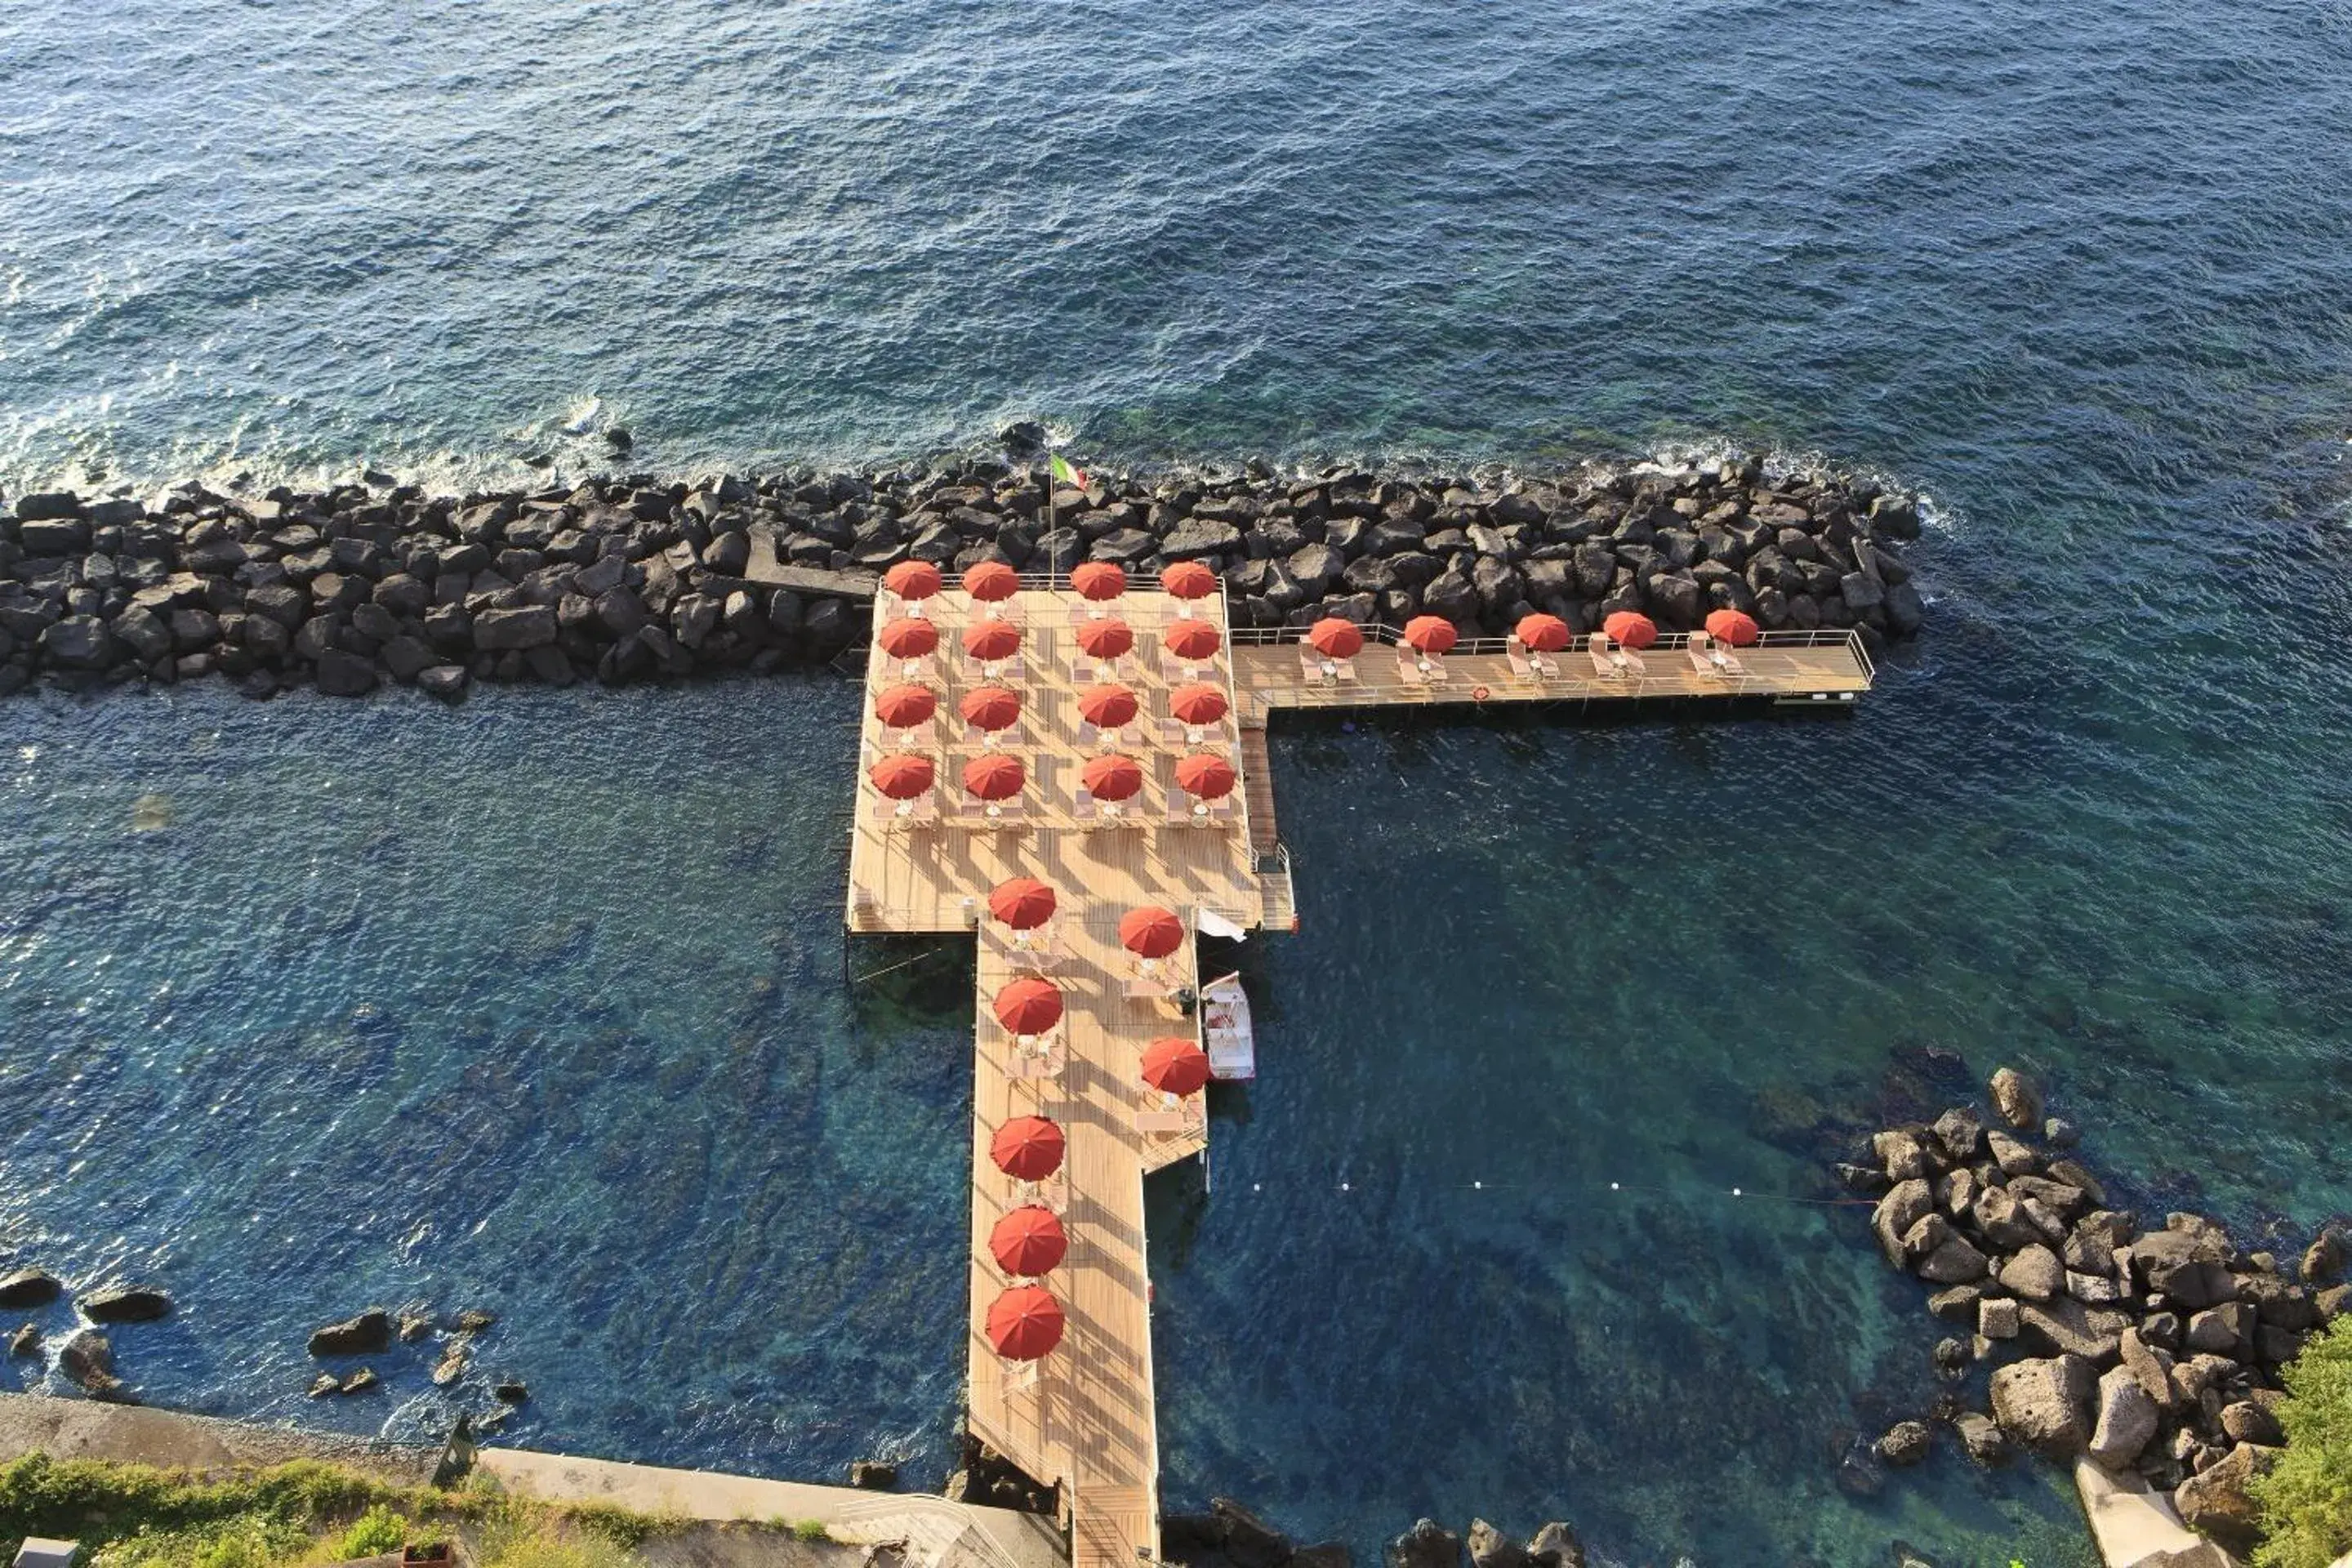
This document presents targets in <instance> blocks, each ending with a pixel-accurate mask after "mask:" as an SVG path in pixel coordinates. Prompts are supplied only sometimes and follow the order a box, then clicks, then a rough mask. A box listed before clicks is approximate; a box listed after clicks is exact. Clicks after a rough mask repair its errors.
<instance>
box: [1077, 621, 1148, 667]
mask: <svg viewBox="0 0 2352 1568" xmlns="http://www.w3.org/2000/svg"><path fill="white" fill-rule="evenodd" d="M1078 646H1079V647H1082V648H1084V649H1085V650H1086V653H1087V658H1118V656H1119V655H1121V654H1123V653H1125V652H1126V651H1127V650H1128V649H1129V648H1131V647H1134V646H1135V628H1134V627H1132V626H1129V625H1128V624H1127V623H1126V622H1125V621H1122V620H1119V619H1118V618H1117V617H1116V616H1113V617H1110V618H1108V619H1104V620H1099V621H1088V622H1087V624H1086V625H1084V626H1080V627H1079V628H1078Z"/></svg>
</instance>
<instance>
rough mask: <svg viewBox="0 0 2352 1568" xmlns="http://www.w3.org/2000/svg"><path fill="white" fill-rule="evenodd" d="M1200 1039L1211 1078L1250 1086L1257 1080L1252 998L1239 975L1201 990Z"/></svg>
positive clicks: (1215, 981)
mask: <svg viewBox="0 0 2352 1568" xmlns="http://www.w3.org/2000/svg"><path fill="white" fill-rule="evenodd" d="M1201 1038H1202V1042H1203V1043H1204V1044H1206V1045H1207V1047H1208V1050H1209V1075H1210V1076H1211V1077H1212V1078H1214V1079H1217V1080H1218V1081H1219V1082H1221V1083H1247V1082H1248V1081H1249V1080H1250V1079H1254V1078H1255V1077H1257V1032H1256V1030H1255V1029H1254V1028H1253V1027H1252V1026H1251V1025H1250V1010H1249V997H1248V996H1246V995H1244V994H1243V992H1242V977H1241V976H1240V975H1239V974H1227V975H1224V976H1223V977H1221V978H1219V979H1215V980H1212V981H1210V982H1209V983H1208V984H1206V985H1203V986H1202V987H1201Z"/></svg>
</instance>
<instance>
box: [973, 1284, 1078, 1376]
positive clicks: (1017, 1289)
mask: <svg viewBox="0 0 2352 1568" xmlns="http://www.w3.org/2000/svg"><path fill="white" fill-rule="evenodd" d="M988 1342H989V1343H990V1344H992V1345H993V1346H995V1347H996V1353H997V1354H998V1355H1001V1356H1003V1358H1004V1359H1005V1360H1007V1361H1035V1360H1036V1359H1037V1358H1038V1357H1040V1356H1042V1355H1044V1354H1045V1352H1048V1351H1050V1350H1052V1349H1053V1348H1054V1347H1055V1345H1057V1344H1060V1343H1061V1342H1062V1304H1061V1303H1060V1302H1059V1301H1056V1300H1054V1297H1053V1294H1052V1292H1050V1291H1048V1290H1046V1289H1045V1288H1044V1287H1042V1286H1037V1285H1015V1286H1014V1287H1013V1289H1010V1290H1007V1291H1006V1292H1004V1294H1003V1295H1002V1296H999V1297H998V1298H997V1299H996V1300H993V1301H992V1302H990V1303H989V1306H988Z"/></svg>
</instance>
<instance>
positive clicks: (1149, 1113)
mask: <svg viewBox="0 0 2352 1568" xmlns="http://www.w3.org/2000/svg"><path fill="white" fill-rule="evenodd" d="M1191 1126H1192V1118H1191V1117H1189V1116H1187V1115H1185V1114H1184V1113H1183V1112H1182V1111H1181V1110H1139V1111H1137V1112H1136V1113H1135V1130H1136V1131H1138V1132H1142V1133H1146V1134H1150V1135H1155V1136H1160V1137H1164V1136H1166V1135H1167V1134H1169V1133H1171V1132H1182V1131H1186V1130H1187V1129H1189V1128H1190V1127H1191Z"/></svg>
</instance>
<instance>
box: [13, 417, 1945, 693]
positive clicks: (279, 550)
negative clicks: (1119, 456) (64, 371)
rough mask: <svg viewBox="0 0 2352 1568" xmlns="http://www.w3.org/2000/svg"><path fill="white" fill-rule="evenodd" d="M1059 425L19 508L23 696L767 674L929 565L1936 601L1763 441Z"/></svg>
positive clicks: (1293, 593)
mask: <svg viewBox="0 0 2352 1568" xmlns="http://www.w3.org/2000/svg"><path fill="white" fill-rule="evenodd" d="M1007 437H1008V441H1009V443H1010V444H1011V445H1010V446H1009V447H1008V450H1015V451H1016V453H1017V455H1016V456H1015V457H1014V458H1012V459H1011V460H1007V459H1000V458H942V459H940V460H939V461H937V462H935V463H931V464H929V465H925V466H923V467H922V468H920V469H919V471H893V472H887V473H877V474H830V475H821V474H817V473H814V472H811V471H808V470H805V469H800V470H793V471H792V472H788V473H784V474H780V475H776V476H772V477H770V478H767V479H757V480H751V479H738V478H733V477H719V478H712V479H704V480H701V481H699V482H698V483H695V484H684V483H665V482H662V481H660V480H658V479H656V478H654V477H653V476H650V475H642V474H640V475H633V476H630V477H628V478H625V479H592V480H588V481H585V482H583V483H581V484H577V485H566V486H561V487H556V488H551V489H543V490H538V491H532V492H528V493H525V492H510V493H501V494H488V495H469V496H463V497H451V496H441V497H428V496H426V495H425V494H424V493H423V492H422V491H421V490H419V489H417V488H416V487H415V486H413V485H397V484H393V483H390V482H383V483H366V484H349V485H342V486H339V487H336V488H334V489H325V490H308V491H298V490H293V489H284V488H279V489H272V490H270V491H268V493H267V494H265V495H259V496H244V495H232V494H225V493H221V492H218V491H215V490H213V489H207V488H205V486H203V485H199V484H186V485H182V486H180V487H179V488H177V489H173V491H171V492H170V493H169V494H167V495H164V496H163V497H161V498H159V499H158V500H155V501H154V502H153V503H152V505H151V504H149V503H148V502H144V501H142V500H138V499H136V498H134V497H131V496H128V495H115V496H109V497H105V498H101V499H88V498H84V497H81V496H79V495H74V494H70V493H67V492H63V491H49V492H44V493H40V494H30V495H22V496H18V497H17V498H16V500H15V503H14V505H13V507H9V508H7V509H6V515H5V519H0V695H5V694H6V693H8V692H11V691H16V690H19V689H25V688H26V687H28V686H33V685H36V684H49V685H54V686H59V687H64V688H67V689H96V688H99V687H102V686H107V685H113V684H121V683H126V682H133V681H145V682H151V683H167V682H173V681H181V680H192V679H202V678H205V677H206V676H212V675H220V676H224V677H226V678H228V679H232V680H234V681H236V682H237V683H238V685H239V686H240V688H241V689H244V690H245V691H247V692H248V693H249V694H251V695H254V696H257V697H267V696H269V695H272V694H274V693H276V692H278V691H279V690H282V689H290V688H297V687H310V688H312V689H316V690H318V691H320V692H322V693H325V694H328V695H331V696H362V695H365V694H366V693H368V692H370V691H373V690H375V689H377V688H378V687H379V686H380V685H383V684H386V683H396V684H404V685H413V686H416V687H418V688H420V689H424V690H425V691H428V692H431V693H432V694H434V695H436V696H438V697H442V698H445V699H448V700H457V699H459V698H462V697H463V696H464V695H465V694H466V692H467V689H469V687H470V686H471V684H472V683H474V682H476V681H480V680H492V681H501V682H505V681H540V682H546V683H551V684H555V685H565V684H570V683H572V682H574V681H580V680H587V679H594V680H599V681H603V682H605V683H607V684H622V683H626V682H631V681H642V680H649V679H677V678H681V677H687V676H691V675H695V674H698V673H703V672H711V671H723V670H730V669H739V668H740V669H748V670H751V671H753V672H756V673H767V672H771V671H773V670H776V669H779V668H785V667H787V666H793V665H808V664H821V663H824V662H826V661H829V660H831V659H833V658H835V657H836V656H838V655H839V654H841V653H842V652H843V651H844V650H845V649H846V648H849V647H852V646H854V645H856V644H857V643H858V642H860V641H861V640H862V639H863V637H865V635H866V631H867V629H868V628H867V626H866V617H867V616H868V614H869V611H868V607H867V605H866V604H864V603H863V602H861V601H862V599H864V598H866V597H870V594H871V584H872V582H873V580H874V578H875V577H876V576H877V574H880V573H881V572H882V571H884V570H885V569H887V568H888V567H889V566H891V565H893V564H895V563H898V562H899V561H903V560H908V559H918V560H925V561H929V562H932V563H936V564H938V565H940V566H941V567H943V568H946V569H950V570H955V569H960V568H962V567H965V566H969V565H971V564H972V563H976V562H980V561H993V560H1001V561H1004V562H1007V563H1010V564H1012V565H1013V566H1014V567H1016V568H1019V569H1020V570H1022V571H1024V572H1034V573H1066V572H1067V571H1068V570H1069V569H1070V568H1071V567H1073V566H1075V565H1076V564H1077V563H1080V562H1082V561H1089V560H1092V561H1110V562H1115V563H1118V564H1120V565H1123V566H1126V567H1129V568H1130V569H1136V570H1141V571H1146V572H1150V571H1155V570H1157V569H1158V568H1159V567H1160V565H1162V564H1164V563H1170V562H1175V561H1199V562H1202V563H1207V564H1208V565H1210V566H1212V567H1213V568H1214V569H1215V570H1217V571H1218V572H1219V573H1221V574H1223V579H1224V582H1225V584H1226V586H1227V588H1228V590H1229V593H1230V595H1231V597H1232V603H1233V607H1234V618H1235V620H1236V622H1237V623H1239V624H1243V625H1247V626H1304V625H1306V624H1307V623H1308V622H1311V621H1313V620H1314V619H1316V618H1318V616H1343V617H1346V618H1348V619H1350V620H1354V621H1357V622H1360V623H1370V622H1375V621H1377V622H1384V623H1387V624H1390V625H1394V626H1402V624H1403V623H1404V622H1405V621H1406V620H1407V619H1409V618H1410V617H1412V616H1416V615H1421V614H1430V615H1437V616H1444V617H1445V618H1447V619H1449V620H1452V621H1454V623H1455V624H1456V625H1457V626H1458V627H1459V628H1460V629H1461V630H1462V631H1463V632H1464V633H1465V635H1481V634H1486V635H1499V634H1500V633H1502V632H1503V631H1505V630H1507V628H1508V626H1511V625H1512V624H1514V623H1515V622H1516V621H1517V619H1518V617H1520V616H1523V615H1526V614H1528V612H1530V611H1535V610H1542V611H1548V612H1549V613H1551V614H1554V615H1558V616H1561V617H1562V618H1564V619H1565V620H1567V622H1568V623H1569V625H1570V627H1571V628H1572V629H1573V630H1575V631H1577V632H1580V633H1581V632H1584V631H1587V630H1590V629H1591V628H1593V627H1595V626H1598V625H1599V624H1600V622H1601V618H1602V617H1603V616H1606V615H1608V614H1609V613H1610V612H1612V611H1615V610H1619V609H1633V610H1640V611H1643V612H1644V613H1646V614H1648V615H1649V616H1651V617H1652V618H1653V619H1654V620H1655V621H1656V622H1657V624H1658V625H1659V626H1662V627H1664V629H1666V630H1668V631H1676V630H1689V629H1692V628H1695V627H1696V626H1698V625H1699V624H1700V623H1701V622H1702V621H1703V620H1704V619H1705V617H1706V615H1707V613H1708V612H1709V611H1711V610H1714V609H1718V608H1732V609H1738V610H1741V611H1744V612H1747V613H1748V614H1749V615H1752V616H1755V617H1756V619H1757V620H1758V621H1759V623H1761V625H1762V626H1764V628H1765V629H1766V630H1768V631H1769V630H1774V629H1780V628H1787V627H1798V628H1808V629H1810V628H1816V627H1822V626H1830V627H1839V626H1857V627H1860V628H1861V629H1862V632H1863V635H1864V637H1866V638H1867V639H1869V640H1870V641H1871V642H1872V643H1873V644H1874V645H1876V644H1883V643H1884V642H1885V641H1886V640H1888V639H1891V638H1899V637H1908V636H1910V635H1911V634H1912V633H1914V632H1915V631H1916V629H1917V628H1918V626H1919V624H1920V621H1921V618H1922V616H1923V615H1924V608H1923V601H1922V599H1921V595H1920V593H1919V590H1918V587H1917V585H1916V584H1915V583H1914V581H1913V580H1912V572H1911V568H1910V566H1909V565H1908V563H1906V562H1905V561H1904V559H1903V558H1902V556H1901V555H1900V554H1899V553H1898V552H1897V551H1896V550H1895V548H1894V547H1893V546H1894V544H1895V543H1896V542H1904V541H1908V540H1911V539H1914V538H1916V537H1917V534H1918V530H1919V517H1918V509H1917V505H1916V500H1914V499H1913V498H1911V497H1907V496H1903V495H1896V494H1890V493H1885V492H1883V491H1882V490H1881V489H1879V488H1878V487H1877V486H1875V485H1874V484H1872V483H1869V482H1867V481H1864V480H1860V479H1843V478H1837V477H1832V476H1822V475H1813V474H1795V473H1779V472H1774V471H1771V470H1769V469H1768V468H1767V467H1766V465H1765V463H1764V462H1763V460H1762V459H1761V458H1746V459H1744V460H1742V459H1731V460H1725V461H1708V462H1702V463H1699V464H1696V466H1693V467H1690V468H1682V469H1678V470H1674V471H1658V470H1654V469H1653V468H1649V467H1647V466H1642V467H1618V468H1600V467H1588V468H1580V469H1578V470H1575V471H1573V472H1567V473H1561V474H1557V475H1553V476H1549V477H1538V478H1522V479H1512V480H1510V481H1508V482H1507V483H1502V484H1497V485H1488V484H1484V483H1481V482H1479V481H1476V480H1472V479H1436V478H1424V477H1417V476H1416V477H1407V476H1401V475H1390V476H1382V475H1375V474H1370V473H1362V472H1353V471H1347V470H1339V469H1333V470H1329V471H1327V472H1324V473H1322V474H1319V475H1315V476H1292V477H1281V476H1277V475H1276V474H1274V473H1273V472H1271V471H1270V470H1268V469H1266V468H1264V467H1263V466H1260V465H1252V466H1251V467H1250V468H1249V469H1248V470H1247V471H1246V472H1245V474H1244V476H1243V477H1240V478H1233V479H1213V478H1210V477H1207V476H1204V475H1197V474H1186V473H1167V474H1160V475H1155V476H1150V477H1135V476H1127V475H1120V476H1109V475H1103V476H1097V477H1095V478H1092V479H1088V481H1087V484H1086V485H1085V486H1084V487H1083V488H1079V487H1075V486H1071V487H1063V488H1060V489H1051V490H1050V493H1049V489H1048V485H1047V483H1046V481H1045V479H1044V472H1045V470H1044V468H1043V466H1042V465H1040V464H1039V463H1037V462H1036V461H1035V453H1034V450H1033V449H1030V448H1029V446H1028V444H1029V443H1030V441H1031V440H1032V439H1033V438H1034V431H1029V430H1024V429H1022V428H1021V427H1016V428H1015V429H1014V430H1013V431H1010V432H1008V433H1007ZM370 477H371V478H372V479H379V480H382V479H386V477H385V476H382V475H373V476H370ZM827 574H831V575H830V576H829V577H828V575H827ZM829 583H830V584H838V585H840V591H838V592H829V591H827V588H828V584H829Z"/></svg>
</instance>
